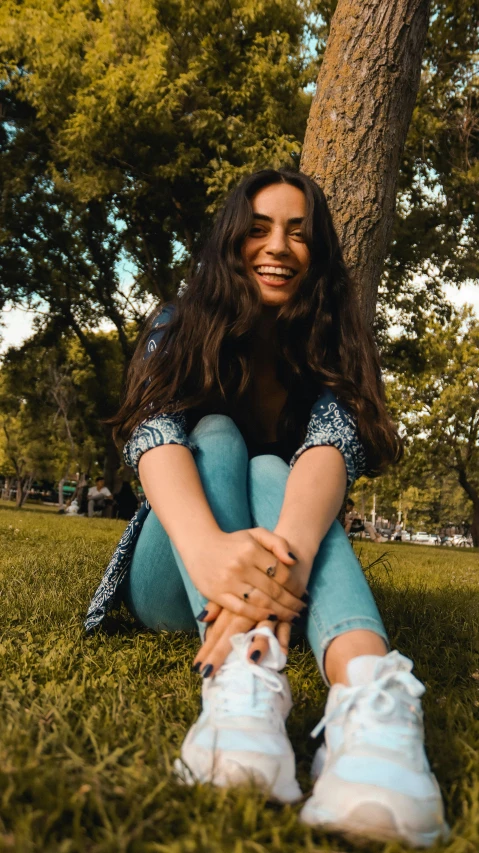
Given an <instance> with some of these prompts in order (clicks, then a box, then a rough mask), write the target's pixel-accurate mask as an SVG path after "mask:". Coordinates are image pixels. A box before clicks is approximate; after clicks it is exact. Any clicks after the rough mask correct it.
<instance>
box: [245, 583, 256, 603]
mask: <svg viewBox="0 0 479 853" xmlns="http://www.w3.org/2000/svg"><path fill="white" fill-rule="evenodd" d="M253 590H254V586H252V587H251V589H250V591H249V592H244V593H243V598H244V600H245V601H247V600H248V598H249V597H250V595H251V593H252V592H253Z"/></svg>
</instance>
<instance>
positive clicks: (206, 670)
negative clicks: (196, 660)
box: [201, 663, 213, 678]
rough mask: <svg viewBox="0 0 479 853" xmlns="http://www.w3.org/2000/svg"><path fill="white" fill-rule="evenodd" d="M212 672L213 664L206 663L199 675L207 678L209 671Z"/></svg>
mask: <svg viewBox="0 0 479 853" xmlns="http://www.w3.org/2000/svg"><path fill="white" fill-rule="evenodd" d="M212 672H213V664H212V663H207V664H206V666H205V668H204V670H203V672H202V673H201V675H202V676H203V678H209V677H210V675H211V673H212Z"/></svg>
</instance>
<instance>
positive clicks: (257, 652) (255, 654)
mask: <svg viewBox="0 0 479 853" xmlns="http://www.w3.org/2000/svg"><path fill="white" fill-rule="evenodd" d="M260 657H261V652H260V650H259V649H255V650H254V652H252V653H251V654H250V660H252V661H254V662H255V663H256V661H257V660H259V659H260Z"/></svg>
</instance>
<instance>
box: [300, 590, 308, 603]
mask: <svg viewBox="0 0 479 853" xmlns="http://www.w3.org/2000/svg"><path fill="white" fill-rule="evenodd" d="M301 601H309V592H308V590H306V592H303V594H302V596H301Z"/></svg>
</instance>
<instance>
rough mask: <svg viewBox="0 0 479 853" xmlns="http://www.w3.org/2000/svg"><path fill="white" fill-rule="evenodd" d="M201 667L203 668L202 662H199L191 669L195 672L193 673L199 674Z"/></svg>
mask: <svg viewBox="0 0 479 853" xmlns="http://www.w3.org/2000/svg"><path fill="white" fill-rule="evenodd" d="M201 667H202V663H201V661H198V663H194V664H193V666H192V667H191V669H192V670H193V672H199V671H200V669H201Z"/></svg>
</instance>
